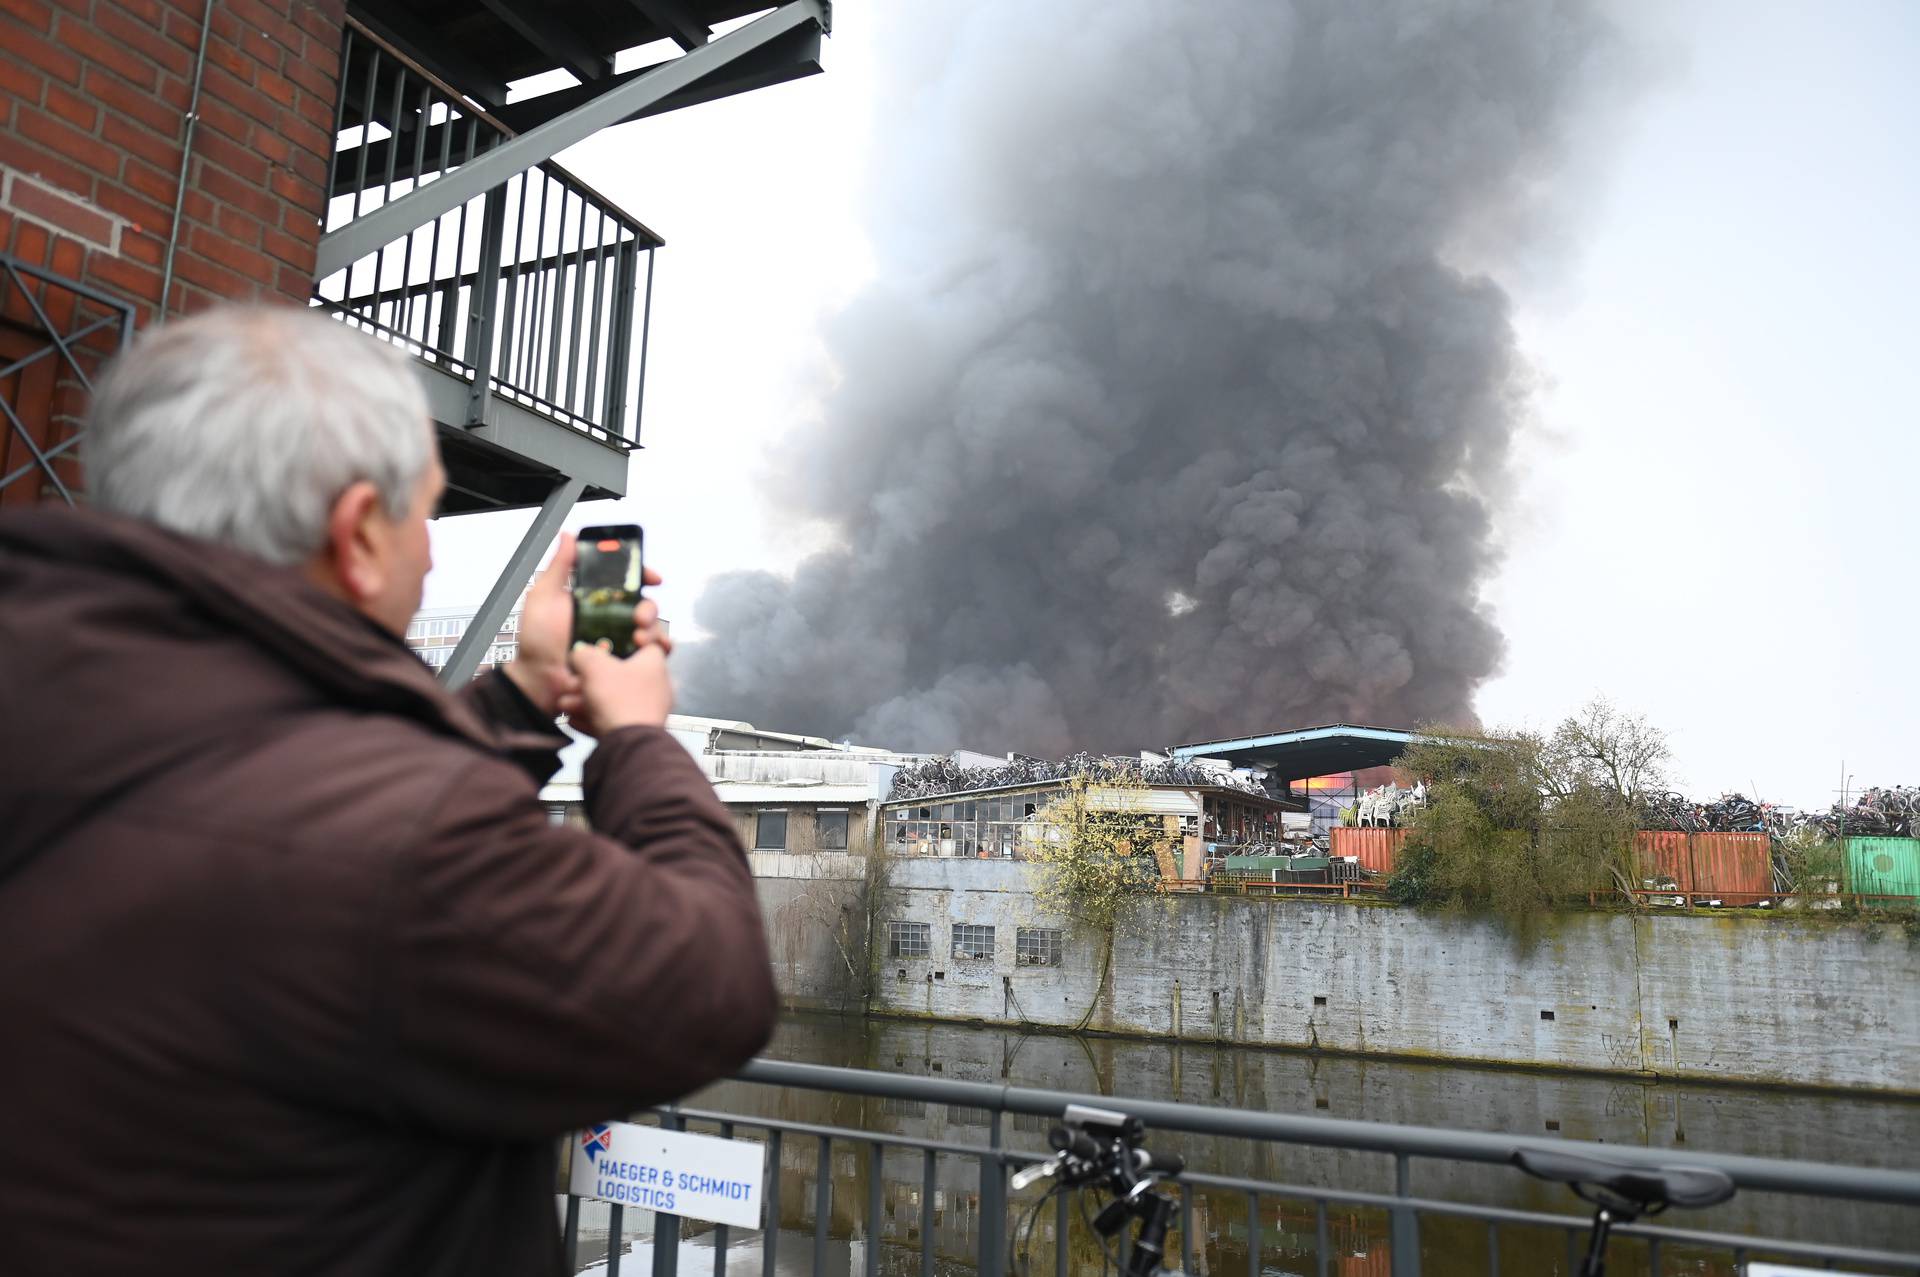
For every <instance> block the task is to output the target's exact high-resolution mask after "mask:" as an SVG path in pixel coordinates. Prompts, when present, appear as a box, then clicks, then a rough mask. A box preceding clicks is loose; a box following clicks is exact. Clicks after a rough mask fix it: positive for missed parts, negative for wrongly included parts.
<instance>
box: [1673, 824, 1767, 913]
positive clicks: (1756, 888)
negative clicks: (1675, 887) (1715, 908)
mask: <svg viewBox="0 0 1920 1277" xmlns="http://www.w3.org/2000/svg"><path fill="white" fill-rule="evenodd" d="M1687 851H1688V854H1689V855H1690V857H1691V858H1692V861H1693V891H1694V897H1695V899H1694V903H1696V904H1702V903H1705V901H1707V900H1718V901H1719V902H1720V903H1722V904H1727V905H1753V904H1759V903H1760V902H1761V901H1762V900H1770V899H1772V898H1773V844H1772V842H1771V840H1769V839H1768V837H1767V836H1766V835H1765V834H1763V833H1742V834H1694V835H1692V836H1691V837H1690V838H1688V839H1687Z"/></svg>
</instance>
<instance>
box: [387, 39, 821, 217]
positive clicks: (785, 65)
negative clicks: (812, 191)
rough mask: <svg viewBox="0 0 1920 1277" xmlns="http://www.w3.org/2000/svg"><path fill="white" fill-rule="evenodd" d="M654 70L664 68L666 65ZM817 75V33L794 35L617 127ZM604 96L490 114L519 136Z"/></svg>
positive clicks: (572, 93) (585, 89) (564, 92)
mask: <svg viewBox="0 0 1920 1277" xmlns="http://www.w3.org/2000/svg"><path fill="white" fill-rule="evenodd" d="M658 65H663V66H666V65H671V63H661V64H658ZM653 69H654V68H653V67H641V68H639V69H637V70H633V71H625V72H622V73H621V74H620V75H618V76H616V77H615V78H614V81H613V82H614V83H620V84H624V83H626V82H627V81H628V80H630V79H638V78H639V77H640V76H643V75H645V74H647V73H648V72H649V71H652V70H653ZM820 70H821V67H820V32H818V31H795V32H793V33H792V34H791V35H789V36H787V37H786V38H785V39H783V40H779V41H775V42H774V43H772V44H769V45H767V46H765V47H763V48H761V49H760V50H758V51H757V52H755V53H754V54H753V55H752V56H751V57H745V58H741V59H739V60H738V61H736V62H735V63H733V65H731V66H729V67H728V68H727V69H726V70H725V71H724V72H716V73H714V74H713V75H710V76H707V77H706V78H705V79H703V80H701V81H700V82H699V83H698V84H695V85H693V86H692V87H691V88H688V89H684V90H682V91H681V92H679V93H675V94H673V95H671V96H669V97H665V98H662V99H660V100H659V101H658V102H655V103H653V104H652V105H651V106H648V107H645V108H643V109H641V110H639V111H635V112H634V113H633V114H632V115H630V116H628V117H627V118H626V119H625V120H622V121H620V123H622V124H630V123H632V122H633V121H635V120H644V119H647V118H649V117H651V116H655V115H665V114H667V112H669V111H680V110H684V109H685V108H687V107H690V106H699V105H700V104H701V103H702V102H715V101H718V100H719V99H721V98H730V97H733V96H734V95H735V94H739V93H751V92H753V91H754V90H755V89H764V88H767V87H769V86H771V85H775V84H785V83H786V82H787V81H789V80H799V79H802V78H804V77H806V76H809V75H818V74H820ZM604 92H606V86H605V85H600V84H580V85H575V86H573V87H571V88H565V89H555V90H554V91H553V92H552V93H542V94H541V95H540V96H539V97H534V98H525V99H522V100H521V101H519V102H511V103H508V104H507V105H506V106H503V107H501V108H499V109H498V110H497V111H495V112H493V116H494V118H495V119H497V120H499V121H500V122H501V123H502V124H504V125H506V126H507V127H508V128H510V129H512V130H513V131H514V132H516V133H524V132H526V131H527V130H529V129H535V128H538V127H540V126H541V125H542V124H545V123H546V122H547V121H548V120H551V119H555V118H558V117H559V116H561V115H563V114H565V113H566V112H567V111H570V110H572V109H573V108H574V107H575V106H578V105H579V104H580V103H582V102H585V101H589V100H591V99H592V98H593V97H594V96H595V95H596V94H599V93H604ZM375 145H376V146H377V145H378V144H377V143H376V144H375ZM350 189H351V188H349V190H350Z"/></svg>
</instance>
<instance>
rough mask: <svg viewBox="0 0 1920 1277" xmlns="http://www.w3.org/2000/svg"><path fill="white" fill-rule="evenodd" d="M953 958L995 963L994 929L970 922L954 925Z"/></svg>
mask: <svg viewBox="0 0 1920 1277" xmlns="http://www.w3.org/2000/svg"><path fill="white" fill-rule="evenodd" d="M953 956H954V957H956V958H968V959H972V960H973V961H976V962H991V961H993V928H992V927H982V926H976V925H975V924H973V923H970V922H956V923H954V924H953Z"/></svg>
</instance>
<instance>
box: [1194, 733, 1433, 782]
mask: <svg viewBox="0 0 1920 1277" xmlns="http://www.w3.org/2000/svg"><path fill="white" fill-rule="evenodd" d="M1417 739H1418V736H1417V735H1416V734H1415V733H1413V732H1410V731H1400V730H1397V729H1395V728H1391V727H1356V726H1354V725H1353V724H1351V723H1330V724H1328V725H1327V726H1325V727H1302V728H1298V729H1296V730H1294V731H1290V732H1275V733H1272V734H1271V735H1267V736H1243V737H1239V738H1237V739H1232V740H1206V741H1196V742H1195V743H1193V744H1191V745H1176V746H1174V747H1173V749H1172V750H1170V751H1169V752H1170V753H1171V754H1172V755H1173V756H1174V757H1175V758H1181V759H1192V758H1218V759H1222V760H1224V761H1226V762H1229V763H1232V764H1233V765H1234V766H1236V767H1265V768H1267V769H1269V771H1270V772H1271V773H1272V775H1273V777H1274V778H1275V779H1278V780H1289V781H1292V780H1306V779H1308V778H1309V777H1313V776H1331V775H1333V774H1334V773H1335V772H1347V771H1358V770H1362V769H1364V768H1368V767H1384V766H1386V765H1387V764H1388V763H1391V762H1392V761H1393V760H1394V759H1396V758H1398V757H1399V756H1400V755H1401V753H1402V752H1404V751H1405V749H1406V747H1407V746H1408V745H1411V744H1412V743H1413V742H1414V741H1415V740H1417Z"/></svg>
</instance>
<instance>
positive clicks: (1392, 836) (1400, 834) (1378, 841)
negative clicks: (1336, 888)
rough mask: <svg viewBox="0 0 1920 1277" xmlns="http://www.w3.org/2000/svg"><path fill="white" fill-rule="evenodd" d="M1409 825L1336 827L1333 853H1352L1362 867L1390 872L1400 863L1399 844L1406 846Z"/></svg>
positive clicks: (1409, 831)
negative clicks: (1407, 826)
mask: <svg viewBox="0 0 1920 1277" xmlns="http://www.w3.org/2000/svg"><path fill="white" fill-rule="evenodd" d="M1412 832H1413V831H1412V830H1410V829H1348V828H1346V827H1345V826H1341V827H1339V828H1337V829H1335V830H1334V831H1333V854H1334V855H1336V856H1353V857H1355V858H1357V859H1358V860H1359V861H1360V867H1361V868H1362V869H1366V870H1370V871H1371V872H1373V873H1377V874H1383V875H1384V874H1390V873H1392V872H1393V868H1394V865H1396V864H1397V863H1399V857H1400V848H1402V847H1404V846H1406V843H1407V835H1408V834H1410V833H1412Z"/></svg>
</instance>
